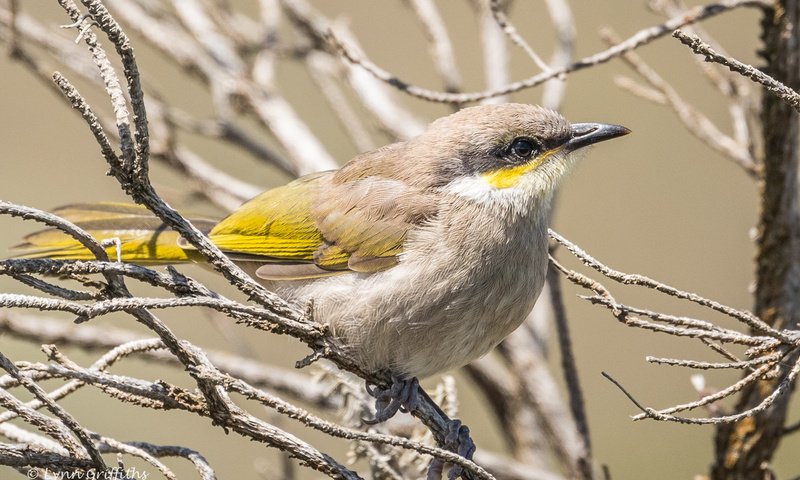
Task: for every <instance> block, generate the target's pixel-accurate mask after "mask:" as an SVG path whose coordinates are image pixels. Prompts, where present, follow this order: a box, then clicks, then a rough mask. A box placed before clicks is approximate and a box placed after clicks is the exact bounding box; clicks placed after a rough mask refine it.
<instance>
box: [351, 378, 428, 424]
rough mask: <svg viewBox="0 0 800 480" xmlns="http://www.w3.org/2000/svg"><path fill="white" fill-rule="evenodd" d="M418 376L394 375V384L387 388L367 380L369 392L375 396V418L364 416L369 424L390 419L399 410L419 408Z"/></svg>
mask: <svg viewBox="0 0 800 480" xmlns="http://www.w3.org/2000/svg"><path fill="white" fill-rule="evenodd" d="M418 389H419V380H417V379H416V377H412V378H405V379H404V378H400V377H395V376H392V386H391V387H389V388H386V389H383V388H379V387H378V386H377V385H375V384H372V383H370V382H367V392H368V393H369V394H370V395H372V396H373V397H374V398H375V418H371V419H370V418H362V421H363V422H364V423H366V424H367V425H376V424H378V423H383V422H385V421H386V420H389V419H390V418H392V417H393V416H395V414H396V413H397V412H410V411H413V410H415V409H416V408H417V404H418V403H419V398H418V396H417V390H418Z"/></svg>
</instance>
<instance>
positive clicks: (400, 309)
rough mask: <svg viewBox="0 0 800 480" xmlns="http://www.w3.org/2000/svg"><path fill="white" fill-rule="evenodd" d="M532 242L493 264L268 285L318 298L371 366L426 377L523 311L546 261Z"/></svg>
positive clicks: (326, 318) (321, 312) (412, 266)
mask: <svg viewBox="0 0 800 480" xmlns="http://www.w3.org/2000/svg"><path fill="white" fill-rule="evenodd" d="M532 243H534V244H537V243H540V242H532ZM536 246H537V247H541V245H536ZM528 250H529V249H527V248H526V249H524V250H523V251H521V252H520V253H521V255H520V256H516V257H514V258H509V259H508V260H507V261H505V262H503V261H496V260H494V261H490V262H485V263H484V265H485V264H488V265H492V268H491V269H489V268H488V267H484V266H481V264H472V265H471V266H469V267H467V266H464V265H447V266H441V265H437V264H436V262H431V261H430V260H429V259H420V261H413V260H409V261H404V262H401V263H400V264H399V265H397V266H396V267H394V268H391V269H389V270H386V271H383V272H379V273H374V274H358V273H348V274H342V275H337V276H334V277H329V278H326V279H320V280H315V281H313V282H304V283H302V284H300V283H297V282H293V283H295V284H294V285H289V284H277V285H270V287H272V288H273V289H275V290H277V292H278V293H279V294H281V295H284V296H286V297H289V298H291V299H293V300H295V301H298V302H301V303H307V302H308V301H309V300H311V299H313V305H314V315H315V319H316V320H317V321H319V322H321V323H326V324H328V325H330V326H331V327H332V332H333V334H334V335H335V336H336V337H339V338H341V339H342V343H343V345H345V346H346V347H347V348H348V349H349V350H350V351H351V352H352V353H353V354H354V355H355V356H356V357H357V358H358V359H359V361H360V363H361V364H362V365H363V366H364V368H366V369H367V370H370V371H378V370H384V369H386V370H391V371H392V372H393V373H395V374H399V375H404V376H416V377H420V378H424V377H426V376H430V375H433V374H434V373H437V372H441V371H445V370H449V369H452V368H456V367H460V366H462V365H465V364H467V363H469V362H470V361H472V360H474V359H476V358H478V357H480V356H482V355H484V354H486V353H487V352H488V351H489V350H491V349H492V348H493V347H494V346H495V345H497V344H498V343H499V342H500V341H501V340H502V339H503V338H504V337H505V336H507V335H508V334H509V333H511V331H513V330H514V329H515V328H517V327H518V326H519V325H520V323H521V322H522V321H523V320H524V319H525V317H526V315H527V314H528V313H529V312H530V310H531V309H532V308H533V304H534V302H535V300H536V297H537V296H538V295H539V292H540V291H541V289H542V285H543V282H544V275H545V269H546V263H547V262H546V257H543V256H542V255H541V254H539V255H536V254H534V252H532V251H528ZM541 251H544V250H543V249H541ZM465 263H466V262H465Z"/></svg>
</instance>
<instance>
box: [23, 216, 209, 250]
mask: <svg viewBox="0 0 800 480" xmlns="http://www.w3.org/2000/svg"><path fill="white" fill-rule="evenodd" d="M53 213H54V214H56V215H58V216H60V217H62V218H65V219H67V220H69V221H70V222H72V223H74V224H76V225H77V226H79V227H81V228H82V229H84V230H86V231H87V232H89V233H90V234H91V235H92V236H94V238H96V239H97V240H99V241H101V242H102V241H104V240H106V241H109V240H114V239H118V240H119V246H120V248H121V257H122V258H121V259H122V261H125V262H134V263H142V264H167V263H181V262H188V261H192V260H195V259H197V258H199V257H198V255H197V253H196V252H194V251H193V250H191V249H184V248H181V246H180V245H178V239H179V238H180V235H178V233H177V232H175V231H173V230H170V229H169V228H168V227H167V226H165V225H164V224H163V223H162V222H161V220H160V219H159V218H157V217H156V216H154V215H153V214H152V213H150V211H149V210H147V209H146V208H145V207H142V206H140V205H132V204H126V203H111V202H106V203H92V204H75V205H67V206H64V207H60V208H58V209H56V210H55V211H53ZM192 223H193V224H194V225H195V226H196V227H197V228H199V229H200V230H202V231H205V232H208V231H210V230H211V228H213V227H214V225H215V224H216V222H214V221H212V220H205V219H192ZM107 243H108V244H109V245H110V246H108V247H107V248H106V251H107V252H108V256H109V258H111V259H116V258H117V246H116V245H115V244H114V243H116V242H107ZM12 250H13V251H14V253H15V256H16V257H23V258H52V259H61V260H94V258H95V257H94V255H92V253H91V252H89V250H87V249H86V248H85V247H84V246H83V245H81V244H80V243H79V242H78V241H76V240H75V239H74V238H72V237H70V236H69V235H66V234H65V233H63V232H62V231H60V230H57V229H52V228H51V229H47V230H41V231H39V232H35V233H32V234H30V235H28V236H27V237H25V242H24V243H21V244H19V245H16V246H14V247H12Z"/></svg>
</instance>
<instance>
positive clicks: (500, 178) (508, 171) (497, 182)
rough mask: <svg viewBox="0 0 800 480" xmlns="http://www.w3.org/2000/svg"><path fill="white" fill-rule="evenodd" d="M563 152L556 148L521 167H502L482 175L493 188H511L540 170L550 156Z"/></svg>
mask: <svg viewBox="0 0 800 480" xmlns="http://www.w3.org/2000/svg"><path fill="white" fill-rule="evenodd" d="M560 150H561V147H559V148H554V149H552V150H548V151H546V152H543V153H542V154H541V155H539V156H537V157H536V158H532V159H530V160H529V161H527V162H525V163H523V164H521V165H512V166H508V167H500V168H496V169H494V170H489V171H488V172H484V173H482V174H481V177H483V179H484V180H486V182H487V183H488V184H489V185H491V186H493V187H494V188H510V187H513V186H515V185H516V184H517V183H518V182H519V179H520V178H522V177H523V176H524V175H525V174H526V173H528V172H532V171H533V170H536V169H537V168H539V166H540V165H541V164H543V163H544V162H545V161H547V159H548V158H549V157H550V155H553V154H554V153H557V152H558V151H560Z"/></svg>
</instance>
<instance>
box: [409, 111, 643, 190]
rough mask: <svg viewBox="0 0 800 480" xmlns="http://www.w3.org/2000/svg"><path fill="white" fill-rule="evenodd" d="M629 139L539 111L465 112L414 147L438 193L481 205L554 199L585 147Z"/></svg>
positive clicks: (613, 129)
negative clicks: (440, 190) (507, 201)
mask: <svg viewBox="0 0 800 480" xmlns="http://www.w3.org/2000/svg"><path fill="white" fill-rule="evenodd" d="M628 133H630V130H628V129H627V128H625V127H622V126H619V125H611V124H605V123H573V124H571V123H569V122H568V121H567V120H566V119H565V118H564V117H562V116H561V115H559V114H558V113H556V112H554V111H552V110H548V109H546V108H542V107H539V106H535V105H525V104H514V103H509V104H502V105H481V106H476V107H471V108H465V109H463V110H460V111H459V112H457V113H454V114H452V115H449V116H447V117H443V118H440V119H439V120H436V121H435V122H433V123H432V124H431V125H430V126H429V127H428V129H427V130H426V131H425V133H423V134H422V135H421V136H419V137H417V138H416V139H414V140H412V141H411V142H410V144H409V147H410V148H411V149H412V150H418V151H419V152H425V154H424V155H423V154H420V155H418V156H417V155H412V156H413V157H416V158H422V157H427V161H428V162H430V163H429V164H428V168H426V169H425V170H427V171H429V175H431V176H432V177H434V178H435V179H436V184H437V186H438V187H439V188H441V189H443V190H444V191H447V192H449V193H453V194H456V195H460V196H464V197H468V198H471V199H474V200H478V201H482V200H483V201H491V200H492V199H496V198H508V199H511V198H515V199H519V200H521V201H522V200H524V199H525V198H539V197H542V196H545V195H550V194H551V193H552V191H553V190H554V189H555V187H556V186H557V185H558V183H559V181H560V180H561V179H562V178H563V177H564V176H565V174H566V173H567V172H568V171H569V170H570V168H571V166H572V165H573V164H574V162H575V160H576V158H577V157H579V156H580V153H581V151H582V150H583V149H584V147H587V146H589V145H593V144H595V143H597V142H602V141H604V140H609V139H612V138H616V137H619V136H622V135H626V134H628Z"/></svg>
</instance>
